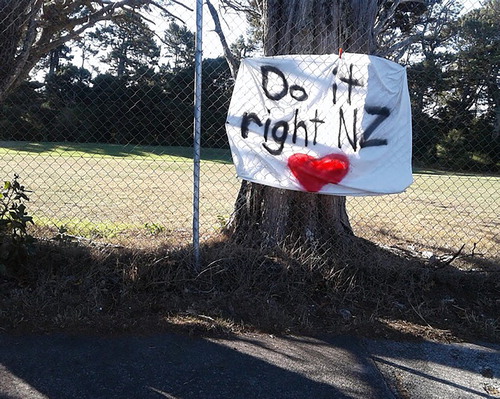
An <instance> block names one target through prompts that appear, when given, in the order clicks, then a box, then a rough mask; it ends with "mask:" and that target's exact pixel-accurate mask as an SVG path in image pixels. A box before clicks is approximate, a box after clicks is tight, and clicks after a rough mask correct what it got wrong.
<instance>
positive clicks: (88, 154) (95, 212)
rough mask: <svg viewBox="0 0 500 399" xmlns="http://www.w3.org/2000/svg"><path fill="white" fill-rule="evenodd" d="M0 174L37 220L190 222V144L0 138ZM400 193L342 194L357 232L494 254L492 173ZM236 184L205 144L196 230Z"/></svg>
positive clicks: (129, 226) (105, 232)
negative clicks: (24, 194) (20, 188)
mask: <svg viewBox="0 0 500 399" xmlns="http://www.w3.org/2000/svg"><path fill="white" fill-rule="evenodd" d="M0 168H1V170H2V175H3V176H2V178H3V179H9V178H12V176H13V174H14V173H17V174H19V175H20V180H21V182H22V184H24V185H25V186H26V187H28V188H29V189H30V190H32V191H33V193H32V194H31V201H30V203H29V204H28V211H29V212H30V214H32V215H34V216H35V220H36V221H37V223H38V224H39V225H46V226H50V227H59V226H61V225H66V226H67V227H69V228H70V230H71V231H72V232H75V233H78V234H85V235H97V236H99V235H100V236H105V237H110V236H113V235H115V234H117V233H118V232H121V231H138V230H142V231H144V232H147V231H149V232H152V233H153V232H155V231H163V230H165V231H167V232H181V233H184V234H183V236H184V237H189V232H190V229H191V225H192V220H191V213H192V191H193V188H192V186H193V183H192V175H193V167H192V149H191V148H185V147H153V146H123V145H110V144H72V143H25V142H0ZM414 178H415V182H414V184H413V185H412V186H411V187H410V188H409V189H408V190H407V192H405V193H403V194H399V195H389V196H381V197H362V198H349V199H348V211H349V214H350V217H351V222H352V224H353V227H354V230H355V232H356V233H357V234H358V235H361V236H363V237H365V238H368V239H372V240H375V241H378V242H381V243H384V244H387V245H403V246H408V245H411V244H413V245H414V246H415V247H416V248H418V249H420V250H424V249H425V250H428V251H456V250H457V249H458V248H460V247H461V246H462V245H463V244H465V248H464V252H467V251H468V252H470V251H472V249H473V247H474V245H476V247H475V252H476V253H481V254H484V256H485V257H488V258H498V257H499V256H500V253H499V250H498V247H499V242H500V220H499V216H498V215H500V178H499V177H495V176H480V175H468V174H446V173H442V172H437V171H429V170H426V171H421V172H419V171H417V172H416V173H415V174H414ZM238 188H239V181H238V180H237V179H236V176H235V171H234V167H233V165H232V163H231V156H230V153H229V151H228V150H217V149H203V150H202V164H201V188H200V197H201V202H200V215H201V219H200V224H201V230H202V234H203V236H204V237H207V236H209V235H210V234H211V233H213V232H215V231H216V230H217V229H218V228H219V227H220V226H221V224H222V223H224V221H225V220H226V219H227V217H228V216H229V214H230V213H231V211H232V207H233V204H234V200H235V198H236V195H237V191H238Z"/></svg>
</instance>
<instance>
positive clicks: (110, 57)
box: [89, 12, 160, 78]
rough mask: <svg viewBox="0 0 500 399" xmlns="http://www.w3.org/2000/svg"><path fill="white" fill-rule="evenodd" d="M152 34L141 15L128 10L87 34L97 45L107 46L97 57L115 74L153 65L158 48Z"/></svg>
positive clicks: (158, 53)
mask: <svg viewBox="0 0 500 399" xmlns="http://www.w3.org/2000/svg"><path fill="white" fill-rule="evenodd" d="M154 36H155V34H154V32H153V31H152V30H151V28H149V26H148V25H147V24H146V23H145V22H144V21H143V20H142V19H141V17H140V16H138V15H137V14H134V13H131V12H125V13H123V14H120V15H118V16H117V17H115V18H114V20H113V22H112V23H111V24H109V25H108V26H105V27H103V28H98V29H96V30H95V32H92V33H91V34H90V35H89V37H91V38H93V39H94V40H95V41H96V43H97V45H98V46H99V47H101V48H103V49H107V50H109V52H108V53H107V54H106V55H105V56H104V57H103V58H102V59H101V61H102V62H105V63H106V64H108V65H109V66H110V67H111V70H112V71H113V72H115V73H116V76H117V77H119V78H122V77H124V76H131V75H136V74H137V73H138V72H139V71H141V70H142V71H145V70H147V69H148V68H151V67H153V66H155V65H157V63H158V59H159V57H160V48H159V47H158V45H157V43H156V41H155V39H154Z"/></svg>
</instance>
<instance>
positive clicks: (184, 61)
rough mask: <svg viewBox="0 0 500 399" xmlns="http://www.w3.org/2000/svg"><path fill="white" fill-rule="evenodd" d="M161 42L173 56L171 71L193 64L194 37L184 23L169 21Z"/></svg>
mask: <svg viewBox="0 0 500 399" xmlns="http://www.w3.org/2000/svg"><path fill="white" fill-rule="evenodd" d="M163 43H165V45H166V46H167V49H168V53H169V55H170V56H171V57H172V58H173V67H172V69H173V71H174V72H177V71H179V70H180V69H182V68H189V67H191V66H193V65H194V53H195V37H194V33H193V32H191V31H190V30H189V29H188V28H187V27H186V26H185V25H179V24H178V23H176V22H171V23H170V25H169V26H168V28H167V30H166V31H165V36H164V39H163Z"/></svg>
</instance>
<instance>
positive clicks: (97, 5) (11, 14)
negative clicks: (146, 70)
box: [0, 0, 189, 103]
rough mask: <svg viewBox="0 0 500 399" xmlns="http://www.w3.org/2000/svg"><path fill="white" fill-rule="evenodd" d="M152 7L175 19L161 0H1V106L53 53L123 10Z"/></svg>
mask: <svg viewBox="0 0 500 399" xmlns="http://www.w3.org/2000/svg"><path fill="white" fill-rule="evenodd" d="M170 2H174V3H177V4H179V5H181V6H183V7H186V6H184V5H183V4H182V3H181V2H179V1H176V0H170ZM170 2H169V3H170ZM151 6H154V7H156V8H158V9H161V10H162V11H163V12H164V13H166V14H168V15H169V16H171V17H174V18H176V17H175V16H174V15H173V14H171V13H170V12H169V11H168V10H167V9H166V8H165V7H163V6H162V5H161V0H158V1H155V0H107V1H103V0H0V65H1V66H2V67H1V68H0V103H1V102H3V100H4V99H5V97H6V96H7V95H8V94H9V93H10V92H12V91H13V90H14V89H15V88H16V87H18V86H19V85H20V84H21V83H22V82H23V81H24V80H25V79H26V78H27V77H28V74H29V73H30V71H31V70H32V69H33V68H34V66H35V65H36V64H37V62H38V61H39V60H40V59H41V58H42V57H44V56H45V55H47V54H48V53H49V52H50V51H51V50H53V49H55V48H58V47H59V46H61V45H63V44H64V43H67V42H69V41H70V40H73V39H76V38H78V37H79V36H80V35H82V34H83V33H85V32H86V31H88V30H89V29H91V28H93V27H94V26H95V25H96V24H97V23H98V22H100V21H109V20H113V19H114V18H115V17H116V16H117V15H119V14H120V13H123V12H124V10H128V11H129V12H134V13H137V14H139V12H140V11H141V10H144V9H146V8H148V7H151ZM186 8H188V7H186ZM188 9H189V8H188Z"/></svg>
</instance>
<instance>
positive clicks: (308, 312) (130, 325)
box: [0, 239, 500, 341]
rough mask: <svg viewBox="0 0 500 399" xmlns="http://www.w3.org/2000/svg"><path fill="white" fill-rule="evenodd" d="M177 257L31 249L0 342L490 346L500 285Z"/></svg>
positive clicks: (352, 251) (268, 260) (345, 264)
mask: <svg viewBox="0 0 500 399" xmlns="http://www.w3.org/2000/svg"><path fill="white" fill-rule="evenodd" d="M191 255H192V254H191V253H190V251H189V249H187V248H178V247H172V246H168V245H158V246H157V247H155V248H152V247H150V248H149V249H148V250H138V249H130V248H115V247H111V246H104V245H98V244H95V243H80V244H79V245H78V246H76V247H75V246H74V245H73V244H64V245H61V244H57V243H55V242H52V241H42V242H39V243H38V247H37V253H36V256H33V257H31V258H30V262H29V264H28V265H27V267H26V269H25V271H24V273H23V277H22V278H20V279H14V278H0V309H1V311H0V325H1V326H2V329H3V330H4V331H10V332H26V331H29V332H47V331H67V332H79V333H81V332H87V333H88V332H91V333H123V332H133V333H152V332H160V331H172V330H179V329H182V330H184V331H188V332H190V333H196V334H198V333H203V334H230V333H234V332H239V331H242V330H244V331H248V330H259V331H265V332H269V333H302V334H318V333H332V334H336V333H351V334H359V335H368V336H372V337H373V336H384V337H387V336H388V337H391V338H418V337H425V338H430V339H436V340H468V339H483V340H490V341H498V340H500V319H499V311H498V310H499V307H500V275H499V273H498V272H497V273H495V272H491V271H490V272H484V271H483V272H474V273H471V272H465V271H461V270H460V269H457V268H454V267H452V266H451V265H446V264H444V263H441V264H436V263H434V264H431V263H430V262H426V261H422V260H420V259H414V258H411V257H407V256H401V255H399V254H395V253H393V252H392V251H388V250H386V249H383V248H380V247H377V246H375V245H374V244H372V243H370V242H367V241H364V240H362V239H355V240H354V241H353V242H352V243H351V244H349V245H347V246H345V247H344V248H343V249H342V250H340V249H338V248H337V249H336V250H335V256H332V253H331V251H330V250H326V251H325V250H314V251H312V250H310V251H303V250H300V249H298V248H296V249H295V250H286V251H285V250H282V249H274V250H259V249H250V248H245V247H241V246H237V245H234V244H231V243H230V242H227V241H225V240H224V239H219V240H212V241H211V242H207V243H205V244H204V246H203V250H202V258H203V265H202V269H201V271H200V272H199V273H195V272H194V271H193V268H192V265H191V259H192V256H191Z"/></svg>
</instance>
